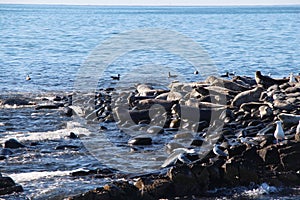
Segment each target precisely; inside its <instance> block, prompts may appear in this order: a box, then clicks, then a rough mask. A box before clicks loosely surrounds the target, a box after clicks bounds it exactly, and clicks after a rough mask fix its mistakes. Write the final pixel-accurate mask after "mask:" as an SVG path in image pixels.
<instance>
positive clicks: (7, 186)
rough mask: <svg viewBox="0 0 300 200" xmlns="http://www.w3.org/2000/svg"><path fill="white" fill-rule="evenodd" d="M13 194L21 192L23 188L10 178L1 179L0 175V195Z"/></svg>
mask: <svg viewBox="0 0 300 200" xmlns="http://www.w3.org/2000/svg"><path fill="white" fill-rule="evenodd" d="M14 192H23V188H22V186H20V185H16V183H15V182H14V181H13V180H12V179H11V178H10V177H2V175H1V174H0V195H5V194H11V193H14Z"/></svg>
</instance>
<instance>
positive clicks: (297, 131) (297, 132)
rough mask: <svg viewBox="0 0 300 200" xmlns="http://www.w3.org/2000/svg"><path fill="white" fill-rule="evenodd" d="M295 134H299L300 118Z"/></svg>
mask: <svg viewBox="0 0 300 200" xmlns="http://www.w3.org/2000/svg"><path fill="white" fill-rule="evenodd" d="M296 134H300V120H299V124H298V126H297V128H296Z"/></svg>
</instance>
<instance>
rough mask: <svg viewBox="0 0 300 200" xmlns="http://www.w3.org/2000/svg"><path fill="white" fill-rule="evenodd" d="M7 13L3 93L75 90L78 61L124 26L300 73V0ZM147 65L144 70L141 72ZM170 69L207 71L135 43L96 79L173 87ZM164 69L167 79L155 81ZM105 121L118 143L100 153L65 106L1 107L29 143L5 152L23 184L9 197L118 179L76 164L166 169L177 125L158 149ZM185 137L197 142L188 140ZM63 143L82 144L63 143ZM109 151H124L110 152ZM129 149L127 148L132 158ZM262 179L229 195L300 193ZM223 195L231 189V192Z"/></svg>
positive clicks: (51, 194)
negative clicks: (267, 188)
mask: <svg viewBox="0 0 300 200" xmlns="http://www.w3.org/2000/svg"><path fill="white" fill-rule="evenodd" d="M0 16H1V18H0V27H1V29H0V43H1V45H0V91H1V93H0V95H1V98H3V97H5V98H6V97H16V96H17V97H20V96H21V97H23V98H24V97H26V98H29V99H30V100H32V101H37V102H43V100H42V97H53V96H54V95H67V94H69V93H67V92H71V91H72V90H73V89H74V83H76V81H78V77H81V75H82V74H78V73H79V72H80V71H79V70H80V69H81V68H82V66H83V64H84V63H85V62H86V58H87V57H88V56H89V55H90V54H91V51H92V50H93V49H94V48H95V47H97V45H99V44H100V43H102V42H104V41H106V40H107V39H109V38H111V37H114V36H118V35H119V33H124V32H126V31H131V30H136V29H138V30H140V29H145V28H153V27H154V28H159V29H167V30H172V31H175V32H177V33H180V34H183V35H184V36H186V37H189V38H191V39H192V40H193V41H194V42H196V44H198V45H200V46H201V47H202V48H203V49H204V50H205V51H206V52H207V53H208V55H209V57H210V59H211V61H212V62H213V63H214V64H215V65H216V68H217V70H218V71H217V73H219V74H221V73H224V72H226V71H230V72H233V71H236V73H237V74H242V75H249V76H253V74H254V72H255V71H256V70H261V71H263V73H265V74H267V73H272V76H274V77H282V76H287V75H288V74H289V73H290V72H295V73H299V65H300V53H299V51H298V50H299V49H300V48H299V47H300V46H299V45H300V41H299V40H300V37H299V36H300V35H299V33H300V7H241V8H239V7H228V8H224V7H216V8H214V7H208V8H202V7H184V8H182V7H174V8H170V7H93V6H85V7H78V6H32V5H26V6H25V5H1V6H0ZM150 39H152V40H150V42H151V41H156V40H155V39H156V38H151V37H150ZM176 39H178V38H174V41H176ZM179 44H180V43H179ZM100 48H101V46H100ZM210 67H211V66H210ZM139 68H142V69H145V70H144V71H142V72H140V71H139V70H138V69H139ZM101 69H102V68H101ZM147 69H148V71H147ZM149 69H154V70H152V71H150V72H151V73H150V75H151V76H150V75H149V74H147V73H149ZM168 71H172V73H175V74H177V75H182V76H183V78H180V79H181V80H182V79H186V80H187V81H195V80H199V79H201V78H204V77H201V76H194V75H193V71H194V68H193V67H191V63H189V62H188V61H187V60H184V59H183V58H181V57H180V56H178V55H173V54H172V53H170V52H163V51H161V50H159V51H148V50H140V51H131V52H127V53H126V54H124V55H120V56H119V57H117V58H116V59H115V60H113V62H112V63H110V65H109V66H108V67H105V70H104V73H103V74H100V73H99V74H97V73H96V72H95V74H96V78H98V79H99V83H98V85H97V87H98V86H100V87H116V86H120V87H123V86H124V85H125V86H127V88H128V87H129V86H128V85H126V84H128V83H130V84H133V83H135V82H137V81H139V80H136V79H135V78H136V77H139V78H140V79H141V80H143V81H146V82H151V83H156V84H157V85H159V86H161V85H163V86H166V85H165V84H166V83H169V82H170V81H171V80H170V79H167V78H165V79H164V78H163V77H164V76H167V74H166V73H167V72H168ZM118 73H120V74H122V77H123V78H122V79H121V81H120V82H121V84H122V80H127V81H128V82H126V81H124V84H123V85H118V84H116V82H113V81H110V77H109V76H110V75H116V74H118ZM201 73H203V72H202V71H200V74H201ZM26 74H29V75H30V76H31V78H32V80H31V81H25V76H26ZM153 75H154V76H153ZM149 77H150V78H149ZM153 77H154V79H151V78H153ZM157 77H160V79H159V80H156V79H155V78H157ZM108 80H109V81H108ZM79 81H80V79H79ZM131 86H132V85H130V87H131ZM94 89H95V88H94ZM97 125H98V124H97ZM105 126H107V127H108V128H109V131H108V132H107V133H106V134H104V135H102V136H101V137H100V139H101V141H98V142H102V143H103V142H105V140H109V142H105V144H107V145H108V144H110V145H111V144H113V145H114V146H109V145H108V146H104V147H103V149H105V147H108V149H106V151H105V155H104V151H103V153H102V152H101V151H100V152H98V153H100V155H98V156H100V157H102V158H101V159H99V157H97V156H96V157H94V156H93V155H91V154H90V153H89V151H88V150H89V149H88V148H87V147H86V143H85V142H86V141H87V140H88V139H93V138H95V132H93V131H92V132H91V130H88V129H85V128H84V127H82V126H81V125H79V124H78V123H77V121H76V120H74V119H73V118H69V117H65V116H64V115H62V110H61V109H58V110H35V109H34V106H21V107H14V106H12V107H1V108H0V133H1V134H0V144H3V143H4V141H6V140H7V139H10V138H16V139H18V140H19V141H20V142H22V143H24V144H26V145H27V147H26V148H24V149H16V150H13V155H10V156H8V158H7V159H6V160H2V161H0V170H1V173H3V174H6V175H9V176H11V177H12V178H13V179H14V180H15V181H16V182H17V183H19V184H21V185H22V186H23V188H24V193H23V194H20V195H16V196H13V195H8V196H5V197H4V198H5V199H26V197H27V198H32V199H47V198H54V199H55V198H56V199H62V198H63V197H66V196H68V195H72V194H78V193H80V192H83V191H86V190H89V189H93V188H95V187H97V186H101V185H103V184H105V183H106V182H108V181H110V179H108V178H91V177H90V176H87V177H85V176H83V177H73V176H71V175H70V173H72V172H74V171H78V170H91V169H97V168H106V167H112V168H114V167H115V168H117V169H118V170H121V171H130V170H131V171H132V170H133V171H136V170H138V169H139V168H141V166H144V168H143V169H145V171H144V172H147V170H148V171H149V170H150V171H151V170H152V169H154V170H155V169H158V168H159V166H160V165H161V164H162V163H163V162H164V160H165V159H166V157H167V156H168V154H167V153H166V151H165V149H164V145H163V144H164V143H165V142H166V141H169V140H170V138H172V136H173V135H174V134H175V133H173V132H170V133H168V134H166V135H164V136H160V137H157V138H155V145H153V146H152V147H151V148H152V149H151V148H150V149H147V148H142V149H132V148H131V147H129V146H128V145H127V140H128V138H130V134H129V135H126V134H121V133H120V131H119V128H118V127H117V126H116V125H114V124H109V125H108V124H105ZM89 127H91V126H89ZM70 132H74V133H76V134H78V135H80V136H81V138H82V139H81V140H72V139H70V138H68V137H67V136H68V135H69V134H70ZM98 138H99V137H98ZM177 142H180V143H182V144H188V143H189V141H184V140H182V141H177ZM65 144H67V145H75V146H78V148H73V149H65V150H59V149H56V147H57V146H59V145H65ZM153 149H155V151H153ZM116 150H118V151H116ZM107 152H118V153H114V155H113V156H112V155H111V154H107ZM132 152H135V153H132ZM137 152H138V153H137ZM101 153H102V154H101ZM124 155H129V156H128V157H126V159H124ZM136 155H138V156H136ZM105 156H106V157H109V159H110V160H109V162H110V163H108V162H105V161H106V159H105V158H106V157H105ZM128 159H132V160H128ZM145 160H147V163H145ZM107 164H109V166H107ZM65 188H67V189H65ZM257 188H259V186H257V187H256V188H254V189H253V188H238V189H236V191H235V190H233V191H232V190H231V191H230V192H231V193H230V192H229V191H227V192H225V193H230V194H231V196H230V197H228V199H230V198H233V197H235V196H236V197H237V198H238V197H239V196H238V195H239V194H241V193H243V194H244V196H246V198H254V199H269V198H271V199H272V198H273V199H276V198H283V199H289V198H290V196H291V195H292V194H295V195H296V197H299V188H296V189H295V191H293V192H291V193H290V194H289V193H284V194H281V190H278V191H275V192H274V193H272V194H269V193H268V192H265V193H264V191H262V190H260V189H257ZM241 189H244V190H243V191H242V190H241ZM216 192H217V193H216V194H212V196H214V195H215V196H217V198H220V199H222V198H223V196H220V195H221V194H222V192H221V193H220V192H219V191H216ZM218 194H220V195H219V196H218ZM244 196H243V197H244ZM296 197H292V198H296ZM224 198H227V197H226V195H225V197H224Z"/></svg>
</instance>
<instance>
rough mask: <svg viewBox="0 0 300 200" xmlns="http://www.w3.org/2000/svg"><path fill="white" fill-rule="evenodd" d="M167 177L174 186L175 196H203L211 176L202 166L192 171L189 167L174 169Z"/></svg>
mask: <svg viewBox="0 0 300 200" xmlns="http://www.w3.org/2000/svg"><path fill="white" fill-rule="evenodd" d="M167 176H168V177H169V178H170V180H171V181H172V183H173V184H174V192H175V194H173V196H185V195H190V194H194V195H197V194H201V193H203V192H204V191H206V190H207V189H208V184H209V181H208V180H209V177H208V176H209V174H208V172H207V170H206V169H204V168H203V167H201V166H197V167H196V166H195V167H194V168H192V169H190V168H189V167H188V166H185V165H184V166H180V167H179V166H177V167H172V168H171V169H170V170H169V171H168V173H167Z"/></svg>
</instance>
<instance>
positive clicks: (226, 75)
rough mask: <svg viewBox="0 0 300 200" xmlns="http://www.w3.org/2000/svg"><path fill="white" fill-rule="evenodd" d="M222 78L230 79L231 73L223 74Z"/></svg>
mask: <svg viewBox="0 0 300 200" xmlns="http://www.w3.org/2000/svg"><path fill="white" fill-rule="evenodd" d="M220 77H222V78H228V77H229V72H226V74H223V75H221V76H220Z"/></svg>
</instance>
